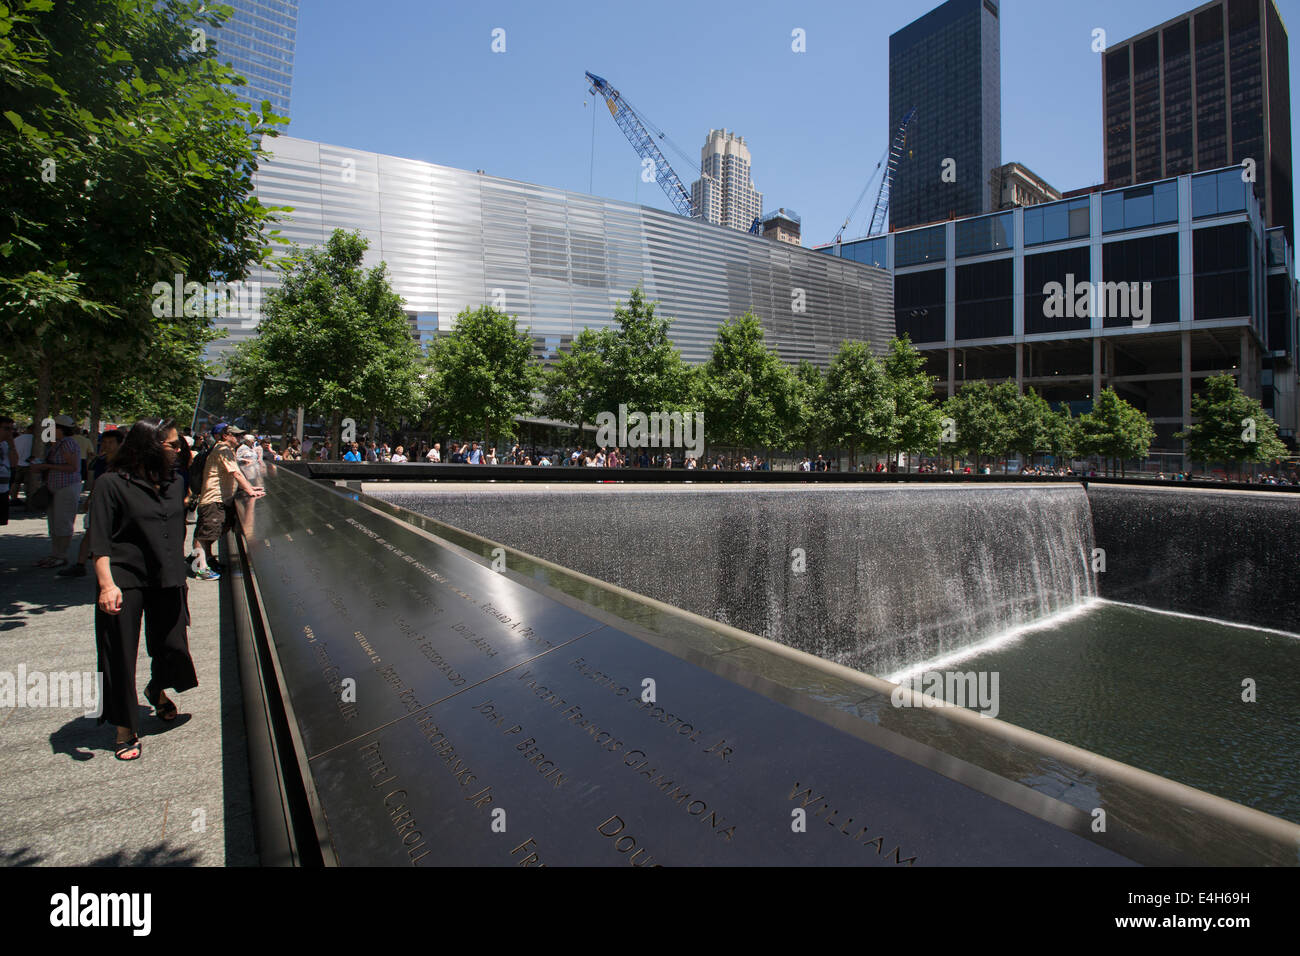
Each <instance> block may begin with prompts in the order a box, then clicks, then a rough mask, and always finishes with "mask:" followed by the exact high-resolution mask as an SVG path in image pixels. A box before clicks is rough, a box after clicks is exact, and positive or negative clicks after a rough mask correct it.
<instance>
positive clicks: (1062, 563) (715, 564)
mask: <svg viewBox="0 0 1300 956" xmlns="http://www.w3.org/2000/svg"><path fill="white" fill-rule="evenodd" d="M377 496H379V497H383V498H385V499H387V500H389V501H392V502H393V503H395V504H398V505H400V506H402V507H406V508H409V509H411V510H413V511H417V512H420V513H423V514H427V515H429V516H431V517H434V518H437V519H438V520H440V521H445V522H447V523H448V524H452V525H455V526H457V527H460V528H464V529H465V530H467V531H472V532H474V533H476V534H480V535H483V536H485V537H488V538H491V539H493V540H496V541H500V542H501V543H503V544H506V545H508V546H510V547H514V548H518V549H519V550H521V551H525V552H528V553H530V554H533V555H536V556H537V557H541V558H545V559H547V560H550V561H554V562H556V563H557V564H561V565H564V566H566V567H569V568H573V569H574V570H576V571H581V572H582V573H584V574H589V575H591V576H593V577H596V578H600V579H602V580H606V581H609V582H610V583H612V584H617V585H619V586H620V587H624V588H627V589H629V590H631V591H636V592H638V593H640V594H645V595H647V596H649V597H652V598H655V599H657V600H660V601H665V602H668V603H670V604H674V605H676V606H678V607H681V608H684V609H686V610H689V611H693V612H695V613H697V614H701V615H703V616H705V617H710V618H713V619H714V620H718V621H721V622H723V623H726V624H730V625H732V626H734V627H738V628H741V629H743V630H746V631H750V632H751V633H754V634H759V635H761V636H763V637H767V638H770V639H772V640H775V641H780V642H781V643H784V644H788V645H790V646H791V647H796V648H798V649H800V650H803V651H807V652H808V653H811V654H815V655H817V656H819V657H822V658H824V659H826V660H831V661H835V662H837V663H841V664H845V665H847V666H849V667H853V668H856V669H858V670H861V671H864V672H867V673H872V674H878V675H887V674H890V673H893V672H896V671H899V670H902V669H904V668H906V667H909V666H912V665H915V664H917V663H920V662H921V661H925V660H929V659H931V658H934V657H938V656H940V655H945V654H950V653H953V652H955V651H957V650H960V649H961V648H963V647H966V646H968V645H971V644H975V643H978V642H979V641H981V640H984V639H986V638H988V637H991V636H993V635H995V634H997V633H1000V632H1002V631H1005V630H1008V629H1010V628H1014V627H1019V626H1022V625H1024V624H1027V623H1029V622H1031V621H1033V620H1035V619H1038V618H1041V617H1046V616H1048V615H1051V614H1055V613H1058V612H1060V611H1063V610H1066V609H1067V608H1069V607H1071V606H1072V605H1074V604H1077V603H1079V602H1081V601H1083V600H1085V599H1088V598H1091V597H1094V596H1095V595H1096V579H1095V575H1094V574H1093V573H1092V571H1091V561H1092V550H1093V530H1092V515H1091V512H1090V510H1089V503H1088V496H1087V494H1086V493H1085V492H1084V490H1083V488H1081V487H1080V486H1078V485H1073V484H1070V485H1043V486H1037V487H1026V486H1023V485H1019V486H1015V487H1011V486H998V485H988V486H963V487H953V486H951V485H941V486H916V485H893V486H885V487H879V486H874V487H873V486H861V485H859V486H843V485H840V486H804V485H801V486H797V487H796V486H784V487H775V488H774V487H771V486H766V487H764V486H757V487H755V486H744V487H740V486H731V487H721V488H709V489H699V488H691V489H683V488H680V487H672V488H664V487H657V488H643V487H635V486H633V487H628V486H621V487H620V486H603V487H602V488H600V489H590V488H568V487H565V488H555V487H551V488H549V489H547V490H546V491H538V490H533V489H529V488H528V487H527V486H524V487H520V488H505V487H502V486H499V485H498V486H495V487H492V488H488V487H483V488H476V489H472V490H470V491H445V492H440V491H437V490H429V491H418V492H413V491H407V490H402V491H393V492H384V491H380V492H378V493H377Z"/></svg>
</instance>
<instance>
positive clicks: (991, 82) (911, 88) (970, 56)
mask: <svg viewBox="0 0 1300 956" xmlns="http://www.w3.org/2000/svg"><path fill="white" fill-rule="evenodd" d="M1000 49H1001V33H1000V24H999V21H998V5H997V2H996V0H948V2H947V3H945V4H943V5H942V6H939V7H936V8H935V9H933V10H931V11H930V12H929V13H927V14H926V15H925V16H923V17H921V18H920V19H918V20H914V21H913V22H911V23H909V24H908V25H907V26H905V27H903V29H901V30H899V31H898V32H897V33H895V34H893V35H891V36H890V38H889V129H888V130H887V131H885V135H884V136H883V137H882V139H881V142H883V143H889V142H892V141H893V138H894V133H895V131H896V130H897V129H898V127H899V125H900V124H901V123H902V121H903V117H904V116H905V115H906V114H907V111H908V110H910V109H912V108H913V107H915V108H916V117H915V118H914V119H913V120H912V122H911V125H910V126H909V127H908V131H907V144H906V148H905V149H904V151H903V156H902V159H901V160H900V162H899V165H898V171H897V172H896V173H895V175H894V182H893V186H892V188H891V191H890V197H889V222H890V225H891V227H893V228H895V229H898V228H902V227H905V226H914V225H917V224H919V223H925V222H934V221H936V220H939V219H948V218H950V217H953V216H970V215H974V214H977V213H981V212H988V211H989V210H991V209H992V208H994V203H993V200H992V197H991V195H990V192H991V186H990V181H989V180H990V174H991V173H992V171H993V170H994V169H996V168H997V167H999V166H1001V165H1002V65H1001V64H1002V59H1001V52H1000ZM948 160H951V161H952V162H948Z"/></svg>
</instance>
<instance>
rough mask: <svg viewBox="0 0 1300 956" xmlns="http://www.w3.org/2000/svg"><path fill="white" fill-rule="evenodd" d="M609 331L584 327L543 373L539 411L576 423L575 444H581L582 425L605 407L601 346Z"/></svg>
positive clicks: (603, 367)
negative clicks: (565, 350) (566, 349)
mask: <svg viewBox="0 0 1300 956" xmlns="http://www.w3.org/2000/svg"><path fill="white" fill-rule="evenodd" d="M609 334H610V333H609V331H608V330H604V329H602V330H600V331H597V330H595V329H583V330H582V331H581V332H579V333H578V335H577V337H576V338H574V340H573V345H572V346H571V347H570V348H569V350H568V351H567V352H562V353H561V354H560V357H559V359H558V360H557V361H556V362H555V364H554V365H552V366H551V367H550V368H549V369H547V370H546V371H545V372H544V373H543V375H542V386H541V389H542V401H541V405H540V406H539V411H540V412H541V413H542V414H543V415H546V416H548V417H550V418H555V419H558V420H559V421H562V422H570V423H572V424H573V425H575V426H576V427H577V429H578V435H577V442H578V444H582V427H583V426H584V425H586V424H587V423H588V422H594V421H595V420H596V415H597V414H598V413H600V412H601V411H605V410H606V409H605V399H604V369H605V366H604V361H603V349H604V348H605V345H604V340H605V339H606V338H608V336H609Z"/></svg>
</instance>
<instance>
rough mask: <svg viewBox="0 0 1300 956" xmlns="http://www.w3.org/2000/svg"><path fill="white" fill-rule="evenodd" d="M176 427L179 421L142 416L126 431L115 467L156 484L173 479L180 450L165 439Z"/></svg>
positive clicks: (114, 462)
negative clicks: (177, 451) (174, 467)
mask: <svg viewBox="0 0 1300 956" xmlns="http://www.w3.org/2000/svg"><path fill="white" fill-rule="evenodd" d="M175 427H176V422H175V421H174V420H173V419H170V418H142V419H140V420H139V421H138V422H136V423H135V424H134V425H132V426H131V430H130V431H129V432H127V433H126V440H125V441H123V442H122V447H121V449H120V450H119V451H118V453H117V457H115V458H114V459H113V467H114V468H116V469H117V470H118V471H125V472H127V473H128V474H130V475H134V476H135V477H136V478H143V479H144V480H146V481H148V482H150V483H152V484H155V485H161V484H164V483H166V482H168V481H171V479H172V471H173V465H174V464H175V461H176V451H175V449H173V448H171V447H170V446H169V445H167V444H166V442H165V439H166V438H167V433H168V432H169V431H171V430H172V429H173V428H175Z"/></svg>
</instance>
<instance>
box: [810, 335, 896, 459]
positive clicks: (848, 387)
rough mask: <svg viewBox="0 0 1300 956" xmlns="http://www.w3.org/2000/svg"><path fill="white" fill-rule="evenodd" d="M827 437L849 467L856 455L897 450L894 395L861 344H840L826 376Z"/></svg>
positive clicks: (876, 362) (867, 348)
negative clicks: (843, 449) (841, 450)
mask: <svg viewBox="0 0 1300 956" xmlns="http://www.w3.org/2000/svg"><path fill="white" fill-rule="evenodd" d="M825 401H826V417H827V430H828V435H829V437H830V439H831V440H832V441H834V442H835V443H837V444H839V445H841V446H844V447H847V448H848V449H849V464H850V467H852V468H854V469H856V468H857V465H858V451H859V450H862V451H866V452H875V453H883V452H886V451H888V450H889V449H891V448H894V447H897V442H898V431H897V415H896V413H895V411H894V395H893V392H892V390H891V388H890V382H889V378H888V376H887V375H886V374H885V368H884V366H883V365H882V364H881V362H880V360H879V359H877V358H876V356H875V354H874V353H873V352H872V351H871V347H870V346H869V345H867V343H865V342H844V343H843V344H842V345H841V346H840V350H839V351H838V352H836V353H835V356H834V358H832V359H831V367H830V370H829V371H828V372H827V374H826V389H825Z"/></svg>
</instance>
